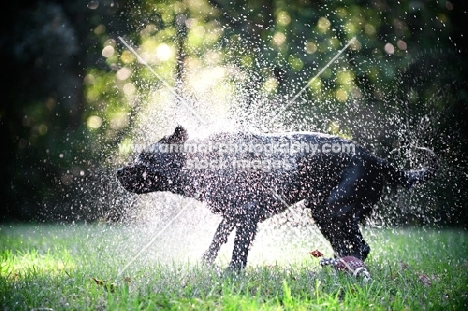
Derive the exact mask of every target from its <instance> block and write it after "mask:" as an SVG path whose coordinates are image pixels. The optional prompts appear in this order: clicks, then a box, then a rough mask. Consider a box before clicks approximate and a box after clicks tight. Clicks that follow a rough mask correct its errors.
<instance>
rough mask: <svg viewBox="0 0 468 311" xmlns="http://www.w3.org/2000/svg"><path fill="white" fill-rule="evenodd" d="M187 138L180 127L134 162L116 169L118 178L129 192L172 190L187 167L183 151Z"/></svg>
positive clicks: (184, 131)
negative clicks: (184, 167) (181, 171)
mask: <svg viewBox="0 0 468 311" xmlns="http://www.w3.org/2000/svg"><path fill="white" fill-rule="evenodd" d="M187 139H188V135H187V131H186V129H185V128H183V127H181V126H178V127H176V128H175V131H174V133H173V134H172V135H169V136H165V137H164V138H162V139H161V140H160V141H158V142H157V143H155V144H153V145H151V146H149V147H148V148H147V149H146V150H145V151H143V152H142V153H140V154H139V155H138V157H137V158H136V159H135V161H134V162H133V163H131V164H129V165H127V166H124V167H122V168H120V169H118V170H117V179H118V180H119V182H120V184H121V185H122V186H123V187H124V188H125V189H126V190H127V191H130V192H134V193H138V194H141V193H148V192H154V191H171V186H172V185H173V184H174V181H175V179H176V178H177V176H178V174H179V172H180V170H181V169H182V168H183V166H184V164H185V156H184V153H183V148H180V146H182V145H183V144H184V143H185V141H187Z"/></svg>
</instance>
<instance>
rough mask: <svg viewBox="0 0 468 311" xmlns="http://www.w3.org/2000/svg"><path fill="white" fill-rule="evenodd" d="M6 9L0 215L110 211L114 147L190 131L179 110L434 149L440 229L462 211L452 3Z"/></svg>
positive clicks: (204, 1)
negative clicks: (180, 128)
mask: <svg viewBox="0 0 468 311" xmlns="http://www.w3.org/2000/svg"><path fill="white" fill-rule="evenodd" d="M12 10H13V11H11V16H12V17H14V18H15V21H17V22H15V23H11V25H8V27H7V28H5V40H4V42H5V43H2V47H5V48H4V49H3V48H2V51H3V52H2V56H4V59H5V60H6V62H7V63H11V64H12V68H14V70H13V71H12V72H11V74H10V76H9V78H10V79H9V84H7V87H6V88H5V89H6V90H7V91H6V100H5V103H6V104H5V105H4V106H3V107H2V108H1V110H0V117H1V120H2V128H1V129H2V132H4V133H5V135H6V136H7V137H8V143H7V146H6V147H5V150H8V151H6V152H3V151H2V152H3V153H4V155H5V157H4V158H5V159H6V163H7V164H6V168H5V169H4V171H5V174H4V175H5V177H4V179H5V180H6V181H7V182H6V183H4V186H3V188H2V197H4V198H5V199H6V202H7V203H6V209H5V210H6V211H7V213H6V215H4V216H3V218H8V219H22V220H30V219H41V220H43V219H56V218H57V217H58V218H61V219H62V220H63V219H68V220H70V221H73V220H76V219H96V218H100V217H101V216H103V215H105V214H106V213H107V212H110V211H112V210H114V211H115V210H119V209H121V206H116V205H115V206H112V204H114V203H115V202H109V200H110V199H108V197H109V196H113V195H114V194H113V193H110V192H114V193H115V185H114V184H111V183H109V180H112V175H109V174H108V173H107V172H108V171H111V172H112V171H113V170H114V169H115V166H116V165H118V164H119V163H121V162H123V161H127V160H128V158H129V150H128V149H129V148H127V147H125V146H138V145H144V144H148V143H149V142H151V141H153V140H154V139H158V138H159V137H161V136H162V135H163V134H164V133H165V132H167V131H169V129H171V128H173V126H174V125H176V124H178V123H187V124H189V125H193V124H195V125H196V126H192V127H193V128H194V130H195V131H198V130H199V127H200V126H203V125H202V124H200V123H197V122H199V120H197V118H195V117H194V116H193V115H191V114H190V112H189V111H188V110H187V106H189V107H190V108H191V109H195V111H196V112H197V113H198V114H199V116H200V117H201V118H202V119H203V120H205V121H206V123H207V124H208V125H209V126H211V128H210V129H211V130H217V129H218V128H219V129H226V127H227V125H228V124H232V123H233V120H234V123H235V126H237V127H238V128H239V127H240V128H241V129H245V128H247V129H252V128H253V129H258V130H268V131H280V130H281V131H282V130H316V131H323V132H329V133H332V134H337V135H342V136H345V137H348V138H352V139H355V140H357V141H359V142H360V143H362V144H363V145H365V146H366V147H369V148H370V149H372V150H373V151H375V152H376V153H377V154H380V155H383V156H387V155H388V154H389V153H390V152H391V151H392V150H394V149H395V148H396V149H398V150H401V149H402V148H403V149H405V148H408V147H409V146H410V145H426V146H429V147H432V148H434V149H435V150H436V152H437V153H438V154H441V162H442V164H443V165H442V167H445V168H446V169H445V170H444V171H443V173H442V176H443V177H442V178H441V180H439V181H438V182H439V183H440V182H442V181H444V180H447V178H448V180H449V181H448V182H446V183H445V184H443V187H442V189H443V190H441V191H440V193H437V195H438V197H440V198H441V199H440V200H439V201H438V202H436V203H435V204H434V206H435V207H433V208H431V210H432V211H434V210H435V211H436V214H437V213H439V214H444V213H445V211H446V210H447V205H449V207H448V208H449V210H450V211H449V212H448V214H447V215H443V216H442V218H444V222H446V223H463V222H466V219H468V218H467V213H466V211H463V206H464V203H463V202H464V201H465V200H466V195H462V196H459V199H453V198H456V196H455V194H456V193H457V191H460V189H464V188H466V178H465V176H466V170H467V168H466V167H467V165H466V164H467V163H466V160H465V159H466V152H465V151H464V150H468V148H467V139H466V137H467V136H466V132H467V123H466V121H465V120H466V111H467V110H466V101H467V98H468V95H467V94H468V93H467V92H466V87H465V85H464V84H463V83H464V82H463V81H464V79H465V76H466V72H467V66H466V62H465V61H463V57H464V53H465V51H464V50H463V47H461V46H460V44H459V41H458V39H459V38H461V37H462V31H461V28H460V29H459V25H461V23H462V22H463V20H462V19H461V18H460V16H459V14H461V13H460V12H463V10H462V9H461V8H460V7H458V4H453V3H452V2H450V1H432V2H431V1H429V2H427V1H414V0H411V1H410V0H403V1H396V2H391V1H366V0H364V1H348V0H345V1H328V2H323V1H318V2H317V1H315V2H314V1H312V2H311V1H302V0H294V1H284V0H269V1H253V0H249V1H241V2H239V1H228V0H196V1H192V0H191V1H188V0H177V1H176V0H166V1H138V0H134V1H116V2H115V3H114V2H112V5H110V4H109V3H107V2H106V3H104V2H102V3H101V2H96V1H91V2H89V1H81V0H79V1H73V2H66V3H65V2H64V3H61V4H57V3H55V2H54V3H52V2H50V3H49V2H41V4H37V5H36V4H31V5H30V6H26V7H13V9H12ZM7 15H9V14H7ZM21 21H28V22H27V23H21ZM461 21H462V22H461ZM56 23H59V24H60V25H61V27H55V26H56ZM457 27H458V28H457ZM119 38H121V39H123V40H125V42H127V43H128V44H130V45H131V46H132V47H133V48H134V49H135V52H136V53H137V54H138V55H139V56H141V57H142V58H143V59H144V61H145V62H146V64H147V65H148V66H146V65H144V64H142V63H141V62H140V61H139V59H138V57H137V56H135V55H134V54H133V53H132V52H131V51H130V50H129V49H128V48H127V47H126V46H125V45H123V44H122V42H121V41H120V39H119ZM353 38H355V40H354V41H353V42H352V43H351V45H350V46H349V47H348V48H347V49H345V50H343V53H342V55H340V57H339V58H338V59H337V60H336V61H335V62H333V63H330V64H329V66H327V64H328V63H329V61H330V60H331V59H332V58H333V57H335V56H336V55H337V53H338V51H339V50H340V49H342V48H343V47H344V46H345V44H346V43H348V42H350V41H351V40H353ZM324 67H327V68H326V69H324V70H323V72H322V73H321V74H320V75H317V74H318V73H319V72H320V70H321V69H322V68H324ZM163 81H164V83H167V84H168V85H169V87H168V85H164V83H163ZM309 82H310V85H308V83H309ZM8 85H11V86H12V87H11V88H10V87H8ZM306 85H308V86H307V87H306ZM172 86H174V87H175V88H174V89H171V87H172ZM304 87H306V88H305V90H304V91H303V92H302V93H300V96H299V95H298V96H295V95H296V94H298V93H299V92H300V91H301V90H302V89H303V88H304ZM295 97H297V98H295ZM181 98H183V99H184V100H186V101H187V103H188V105H187V103H185V102H184V101H183V100H181ZM292 98H295V100H294V103H292V104H289V102H288V101H289V100H291V99H292ZM283 108H285V109H283ZM273 117H275V122H273V123H272V124H265V122H266V121H265V120H268V119H273ZM194 120H195V121H194ZM453 143H457V144H459V146H460V148H457V150H454V148H451V147H450V146H452V144H453ZM407 155H408V154H405V155H404V156H407ZM404 156H401V157H398V158H397V159H396V160H395V161H396V162H397V163H398V164H402V162H404V161H405V160H404V159H406V157H404ZM103 183H107V184H106V185H102V184H103ZM100 184H101V185H102V186H100V187H98V185H100ZM454 184H457V185H458V186H455V187H453V185H454ZM106 191H107V192H109V193H108V194H107V195H103V192H106ZM25 194H26V195H25ZM96 197H98V198H100V199H99V204H98V205H99V207H98V208H97V210H99V212H96V213H97V214H96V213H93V212H91V211H92V210H96V208H95V207H94V206H90V205H93V203H92V200H94V199H95V198H96ZM447 197H448V198H451V199H450V200H451V201H450V203H449V204H448V203H447V200H446V198H447ZM88 199H90V201H87V200H88ZM63 200H65V201H66V204H64V203H65V202H63ZM19 202H22V203H23V204H20V203H19ZM103 202H107V203H103ZM19 206H21V208H20V207H19ZM25 206H27V207H25ZM65 206H67V207H66V208H65ZM54 210H55V211H54ZM111 214H112V213H111Z"/></svg>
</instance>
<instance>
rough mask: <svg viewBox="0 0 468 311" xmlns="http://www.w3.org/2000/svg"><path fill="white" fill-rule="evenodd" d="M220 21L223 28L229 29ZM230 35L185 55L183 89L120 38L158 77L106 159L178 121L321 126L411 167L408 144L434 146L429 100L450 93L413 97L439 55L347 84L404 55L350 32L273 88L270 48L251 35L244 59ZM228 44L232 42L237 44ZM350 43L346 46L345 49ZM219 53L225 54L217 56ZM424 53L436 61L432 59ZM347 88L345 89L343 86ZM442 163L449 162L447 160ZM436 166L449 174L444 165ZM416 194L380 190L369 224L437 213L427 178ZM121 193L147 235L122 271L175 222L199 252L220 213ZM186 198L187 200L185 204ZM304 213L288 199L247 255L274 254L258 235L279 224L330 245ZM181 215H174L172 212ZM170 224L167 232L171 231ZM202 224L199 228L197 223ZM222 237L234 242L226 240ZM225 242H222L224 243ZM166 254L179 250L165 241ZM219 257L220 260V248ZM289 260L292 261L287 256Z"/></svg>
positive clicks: (432, 73) (170, 236)
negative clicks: (253, 43)
mask: <svg viewBox="0 0 468 311" xmlns="http://www.w3.org/2000/svg"><path fill="white" fill-rule="evenodd" d="M237 18H238V19H242V18H243V17H242V16H239V17H237ZM192 22H193V21H192ZM324 23H325V21H324ZM221 28H222V29H223V30H224V31H227V30H226V29H227V28H226V29H225V28H223V27H221ZM216 31H217V30H216ZM238 39H239V40H238V41H232V40H231V41H229V42H228V43H226V42H221V43H220V46H219V48H221V47H222V48H223V49H225V50H227V52H226V55H220V53H219V52H218V51H216V47H215V48H214V49H213V50H211V51H208V52H207V53H206V56H205V59H204V62H196V61H193V62H188V64H189V65H188V66H187V67H186V68H184V70H183V76H184V79H183V82H181V84H182V88H183V91H180V89H178V88H175V85H174V84H171V83H169V82H167V80H166V77H163V76H160V75H159V74H158V73H157V72H156V71H155V70H154V69H153V67H152V66H151V64H149V63H148V62H147V61H146V60H145V58H143V57H142V56H141V55H140V53H141V51H140V50H139V49H138V48H136V47H134V46H133V45H132V44H131V43H129V42H127V41H126V40H125V39H123V38H121V37H119V40H120V41H121V42H122V43H123V44H124V46H125V48H126V49H128V50H129V51H131V53H133V54H134V55H135V56H136V58H137V59H138V60H139V63H140V64H139V66H140V67H139V68H140V69H138V68H136V69H134V70H141V69H142V68H143V67H145V68H147V69H148V70H149V71H150V72H151V73H152V74H153V78H154V80H157V81H159V82H160V83H161V84H162V86H161V87H153V86H152V85H149V86H145V85H144V84H141V85H140V88H142V90H141V92H144V93H145V97H144V102H143V103H142V104H141V106H140V107H139V110H138V114H137V115H136V116H135V122H134V126H133V127H132V128H131V132H129V133H128V135H127V139H126V140H123V141H122V144H127V146H130V148H127V149H125V148H122V144H121V146H120V149H119V150H120V151H122V150H126V151H125V152H116V157H115V158H114V161H115V163H116V164H115V165H116V166H117V165H120V164H121V163H122V162H123V161H126V160H128V159H129V158H130V159H131V158H132V157H133V156H134V154H132V151H133V152H134V153H137V151H138V150H139V149H138V148H137V147H138V146H144V145H149V144H151V143H152V142H154V141H157V140H159V139H160V138H161V137H162V136H164V135H166V134H168V133H172V132H173V129H174V127H175V126H176V125H179V124H180V125H183V126H184V127H186V128H187V129H188V132H189V134H190V135H191V137H204V136H207V135H209V134H211V133H214V132H219V131H252V132H277V131H290V130H309V131H320V132H327V133H331V134H336V135H341V136H345V137H348V138H352V139H355V140H356V141H359V142H360V143H362V144H363V145H365V146H366V147H368V148H369V149H370V150H372V151H374V152H375V153H377V154H378V155H380V156H382V157H385V158H389V159H391V160H392V161H393V162H394V163H396V164H397V165H398V166H400V167H405V168H417V167H418V166H422V165H423V164H424V163H423V160H424V159H423V158H422V157H421V155H420V154H418V153H417V152H415V151H414V149H413V148H411V146H429V147H431V146H433V145H434V141H433V139H434V137H441V136H440V133H434V130H433V128H434V127H432V126H431V125H432V124H434V123H436V122H438V120H439V119H438V115H439V114H440V111H438V110H437V107H439V106H442V104H441V105H438V104H437V103H441V102H442V103H444V102H447V101H450V100H452V96H453V93H450V91H446V92H445V91H444V90H431V91H430V93H431V94H432V95H431V96H429V98H426V97H421V96H420V95H421V94H419V93H418V92H419V91H420V88H421V86H426V85H428V84H430V82H429V81H427V79H428V78H429V77H438V78H437V79H436V81H435V82H434V81H432V82H434V84H436V85H437V83H439V82H440V81H441V80H443V78H444V77H446V76H449V73H448V72H447V73H446V74H444V73H443V72H442V73H441V68H444V67H443V66H445V65H446V63H445V62H444V63H443V66H442V67H441V66H428V67H425V69H424V74H423V75H420V74H419V73H415V72H414V67H417V66H420V65H421V63H424V61H422V60H425V59H427V55H422V56H421V57H415V58H414V59H413V60H412V61H413V63H414V64H415V65H414V66H413V67H412V66H411V61H410V62H409V63H410V64H409V65H408V66H406V67H405V66H402V67H401V68H402V69H401V71H400V72H398V73H389V75H391V76H392V77H393V81H394V83H392V84H391V85H386V84H385V83H383V82H382V81H378V80H376V81H372V82H369V81H361V82H362V83H361V84H359V83H352V81H353V80H359V77H355V76H354V74H353V72H354V73H356V74H357V75H359V74H360V73H362V72H366V71H369V70H384V68H385V63H387V62H391V61H394V62H397V63H403V61H402V60H401V59H393V60H392V59H389V58H387V57H385V56H376V57H375V58H373V59H364V58H362V57H360V55H359V47H360V46H362V44H363V42H361V41H362V40H361V41H360V40H359V38H358V39H356V38H354V37H353V38H352V39H351V40H349V41H342V42H341V47H340V48H335V49H334V50H333V53H334V54H333V57H328V58H324V59H321V60H320V62H319V63H320V64H321V65H320V66H319V64H317V67H316V68H315V70H314V71H312V72H308V71H302V72H300V71H299V72H300V73H298V75H297V76H296V77H295V78H294V80H293V81H288V82H289V84H291V86H290V87H289V88H288V90H287V91H283V92H276V91H275V90H277V89H278V88H279V86H278V83H279V81H280V78H278V77H277V75H275V72H274V74H272V70H271V68H272V67H273V66H272V64H271V63H270V62H269V61H268V60H267V58H266V57H265V58H262V57H261V55H262V53H265V54H267V53H269V51H268V48H266V46H268V44H266V43H265V42H262V40H260V39H259V40H258V48H257V49H258V50H257V51H255V52H256V55H257V56H259V57H258V58H256V59H254V60H252V59H251V57H250V47H249V48H246V47H245V46H244V45H243V42H242V38H238ZM266 40H281V36H280V35H278V33H276V34H274V35H272V36H271V37H269V38H267V39H265V41H266ZM224 44H226V45H224ZM226 47H231V48H233V50H235V52H233V51H230V50H229V48H226ZM310 48H311V49H312V48H313V47H310ZM330 49H331V48H330ZM348 49H350V50H352V52H353V53H350V51H348ZM385 49H387V46H386V48H385ZM348 52H349V53H348ZM243 53H244V54H245V59H244V61H245V62H254V63H255V65H256V66H255V68H262V67H263V68H266V69H265V70H263V71H256V70H250V69H248V68H245V67H243V66H241V65H239V63H236V62H235V61H233V58H234V57H236V56H237V55H239V54H240V55H242V54H243ZM340 56H342V57H340ZM223 57H224V60H225V61H219V59H220V58H221V59H223ZM431 59H432V60H435V59H437V57H432V58H431ZM439 60H440V58H439ZM440 61H441V62H442V61H443V60H440ZM282 63H283V64H284V63H285V60H281V59H277V64H275V66H274V67H275V68H276V67H277V66H280V65H281V64H282ZM394 67H397V66H394ZM273 71H274V70H273ZM322 74H326V75H327V76H328V77H335V79H334V80H335V81H336V83H337V84H340V83H341V84H340V85H342V86H343V85H346V83H352V84H353V85H352V87H349V88H344V87H343V88H342V89H338V90H337V91H336V92H334V91H333V90H334V89H335V88H334V85H327V83H329V82H327V81H328V80H325V79H323V80H321V79H319V78H320V76H321V75H322ZM332 80H333V79H332ZM176 82H177V81H176ZM179 82H180V81H179ZM345 89H346V91H343V90H345ZM332 91H333V93H332ZM418 100H420V101H421V103H420V105H414V102H413V101H418ZM373 103H375V104H373ZM374 107H376V108H377V109H374ZM414 107H417V111H414V109H415V108H414ZM442 139H443V138H442ZM132 148H133V149H132ZM140 150H141V149H140ZM442 160H443V159H442ZM448 161H449V160H447V163H448ZM449 165H450V163H448V164H447V166H449ZM444 174H448V175H450V174H452V175H453V174H456V172H454V171H450V170H449V171H445V173H444ZM423 187H426V186H423ZM418 193H419V194H417V195H416V194H414V193H406V192H404V191H400V190H398V193H397V195H394V194H392V193H390V190H388V191H387V193H386V198H385V200H383V201H384V202H387V203H382V204H381V206H379V209H380V212H382V211H384V213H377V214H375V215H374V218H373V219H372V220H370V221H369V224H371V225H379V226H380V225H388V224H392V223H393V222H392V221H393V220H394V219H401V218H402V217H396V216H401V214H403V215H404V216H405V217H403V218H404V219H405V220H404V221H403V222H407V223H415V222H416V223H421V222H422V223H425V222H433V221H437V220H439V219H440V218H441V216H440V215H437V213H432V211H431V209H432V207H433V206H434V205H435V202H434V199H433V198H434V196H433V194H434V193H435V190H434V188H433V187H432V188H431V187H430V186H427V188H424V189H423V191H422V192H419V191H418ZM421 193H423V194H424V195H421ZM119 196H120V197H121V199H120V200H123V201H124V202H125V204H127V205H128V206H131V209H127V210H126V213H125V217H123V218H124V219H125V221H127V222H129V223H132V224H140V225H144V226H147V227H148V231H146V233H148V235H146V234H143V235H144V236H145V235H146V237H148V238H147V239H146V240H145V241H146V243H145V242H141V243H140V244H141V245H140V248H139V250H138V251H137V252H134V253H133V254H134V255H133V256H132V257H131V258H132V260H130V261H128V262H127V264H126V265H125V266H124V267H123V268H122V271H121V272H123V271H125V270H126V268H127V267H128V266H129V265H131V264H132V263H133V262H134V261H135V260H137V259H138V258H137V257H140V256H141V257H145V258H150V257H151V256H149V254H150V253H151V249H152V248H153V247H157V248H162V247H163V246H164V247H165V251H164V252H165V253H167V252H168V251H167V250H168V249H169V248H168V247H170V246H169V245H177V244H178V243H179V242H181V241H182V240H184V237H182V238H181V239H180V240H178V239H177V237H176V235H177V234H176V232H177V230H179V232H183V233H187V234H188V235H189V236H193V235H197V234H198V235H199V236H203V238H195V239H193V238H191V239H190V243H193V241H194V240H197V241H205V242H206V243H199V244H200V245H198V243H197V245H196V249H194V248H193V247H192V248H191V250H187V252H186V253H185V255H187V253H192V254H198V255H200V254H202V252H203V250H204V249H205V248H206V246H207V245H208V244H209V240H210V238H211V236H212V234H213V231H214V229H215V226H216V222H217V221H219V219H218V218H217V217H216V216H208V215H209V214H208V212H201V209H202V205H201V204H199V203H196V202H193V201H192V200H188V199H180V198H176V197H174V196H172V195H168V194H161V193H155V194H149V195H145V196H140V197H137V198H135V197H133V196H130V195H127V194H122V193H120V194H119ZM125 200H127V201H125ZM180 200H184V203H180ZM186 200H188V201H189V203H187V205H186ZM191 204H193V205H191ZM181 206H188V207H187V210H186V211H185V212H184V214H179V212H180V208H181ZM307 214H308V212H307V210H305V209H304V207H303V206H302V205H301V204H297V205H295V206H292V207H289V209H288V211H286V212H285V213H283V214H281V215H277V216H275V217H273V218H272V219H269V220H268V221H266V222H265V223H264V224H262V225H261V227H260V233H259V236H258V238H257V240H256V242H255V244H254V248H253V250H252V251H253V256H252V261H253V262H255V254H256V253H255V252H256V251H255V249H257V251H258V253H264V252H267V253H269V254H271V253H274V251H273V250H272V248H268V247H267V246H266V245H271V244H268V243H267V242H266V241H267V240H266V239H265V240H263V237H265V238H266V236H269V237H271V236H272V235H273V236H278V235H281V234H284V232H283V231H281V230H284V229H279V227H278V226H277V225H278V224H283V225H284V224H286V226H283V227H286V228H287V230H289V231H292V232H295V231H298V232H297V235H296V237H290V236H289V237H288V238H287V239H288V240H289V241H294V240H300V239H301V238H300V236H301V235H302V234H303V232H302V231H301V230H302V229H304V228H308V229H307V230H312V232H310V231H309V233H308V236H313V237H314V239H313V240H312V241H308V242H306V244H305V246H304V245H303V247H304V249H306V248H308V250H310V249H311V248H317V247H318V248H322V249H323V248H324V249H328V247H329V246H328V243H327V242H322V241H321V238H319V237H317V236H319V233H318V230H317V229H316V227H314V224H313V223H312V222H311V221H305V219H310V217H308V215H307ZM184 215H186V217H184ZM382 215H384V216H382ZM179 216H180V219H175V217H179ZM210 217H211V218H210ZM178 222H180V225H178ZM171 226H172V227H173V229H174V230H171V228H170V227H171ZM155 228H157V229H155ZM200 228H204V229H203V230H200ZM207 228H211V229H207ZM275 230H276V231H275ZM278 230H280V231H278ZM299 231H301V232H299ZM262 232H263V233H264V235H262ZM272 232H273V233H272ZM280 232H282V233H280ZM140 233H141V232H140ZM179 237H180V236H179ZM185 237H186V236H185ZM230 241H231V242H230V243H232V239H231V240H230ZM275 242H277V241H275ZM283 242H284V241H283ZM155 245H157V246H155ZM178 245H181V244H178ZM278 245H280V244H276V246H277V248H276V249H277V250H278V249H280V250H283V246H284V245H283V246H278ZM192 246H193V245H192ZM262 246H263V249H262ZM296 246H297V245H296ZM198 247H199V248H198ZM189 248H190V247H187V249H189ZM226 249H230V245H229V243H228V245H227V247H226ZM260 250H261V251H260ZM171 252H172V253H177V251H175V250H173V249H172V248H171ZM298 252H300V251H298ZM258 253H257V254H258ZM280 253H284V252H280ZM220 256H221V258H223V253H221V255H220ZM228 257H229V254H227V255H226V254H225V255H224V258H228ZM272 257H273V258H276V259H275V260H278V258H280V255H279V254H278V253H275V255H273V256H272ZM259 258H261V259H259V260H258V261H257V262H265V261H267V259H266V258H265V257H261V256H259ZM288 259H289V260H291V256H290V255H289V257H288Z"/></svg>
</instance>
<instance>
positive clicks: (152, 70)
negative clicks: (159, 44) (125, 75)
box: [118, 37, 207, 125]
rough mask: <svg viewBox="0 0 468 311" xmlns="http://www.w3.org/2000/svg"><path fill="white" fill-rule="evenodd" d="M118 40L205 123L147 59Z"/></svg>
mask: <svg viewBox="0 0 468 311" xmlns="http://www.w3.org/2000/svg"><path fill="white" fill-rule="evenodd" d="M118 38H119V40H120V42H122V43H123V44H124V45H125V46H126V47H127V49H128V50H129V51H130V52H132V54H133V55H135V57H136V58H137V59H138V61H139V62H140V63H141V64H143V65H144V66H145V67H146V68H148V70H149V71H151V73H153V74H154V75H155V76H156V78H158V80H159V81H161V83H162V84H163V85H164V86H165V87H166V88H167V89H168V90H169V91H170V92H171V93H172V94H173V95H174V96H175V97H176V98H177V99H178V100H180V102H181V103H182V104H183V105H184V106H185V107H186V108H187V109H188V110H189V111H190V112H191V113H192V114H193V115H194V116H195V117H197V118H198V120H200V122H201V123H202V124H203V125H206V124H207V122H206V121H205V120H204V119H203V118H202V117H201V116H200V115H199V114H198V113H197V112H196V111H195V110H194V109H193V108H192V107H190V104H189V103H188V102H187V101H186V100H185V99H184V98H182V97H180V95H179V94H177V92H176V91H175V89H174V87H173V86H171V85H170V84H169V83H167V82H166V81H165V80H164V79H163V78H162V77H161V76H160V75H159V74H158V73H157V72H156V71H155V70H154V69H153V68H152V67H151V66H150V65H149V64H148V62H147V61H145V60H144V59H143V57H141V56H140V55H139V54H138V53H137V52H136V51H135V49H134V48H133V47H132V46H131V45H130V44H128V43H127V42H126V41H125V40H124V39H123V38H122V37H118Z"/></svg>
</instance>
